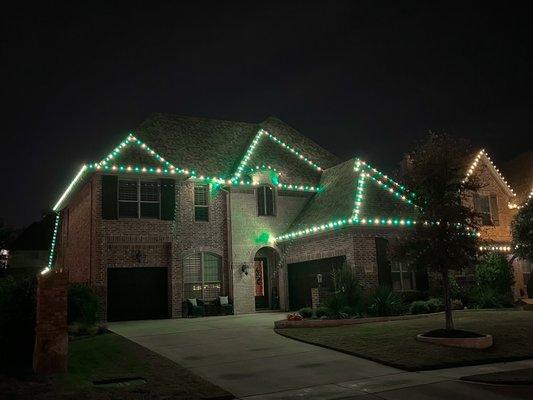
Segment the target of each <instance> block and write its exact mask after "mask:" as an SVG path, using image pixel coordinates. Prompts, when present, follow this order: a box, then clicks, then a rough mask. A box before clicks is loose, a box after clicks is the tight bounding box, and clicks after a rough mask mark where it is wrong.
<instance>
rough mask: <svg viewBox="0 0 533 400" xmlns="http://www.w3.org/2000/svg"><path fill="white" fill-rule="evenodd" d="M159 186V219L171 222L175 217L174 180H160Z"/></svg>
mask: <svg viewBox="0 0 533 400" xmlns="http://www.w3.org/2000/svg"><path fill="white" fill-rule="evenodd" d="M159 183H160V185H161V219H163V220H166V221H172V220H174V217H175V210H176V194H175V191H174V185H175V181H174V179H160V180H159Z"/></svg>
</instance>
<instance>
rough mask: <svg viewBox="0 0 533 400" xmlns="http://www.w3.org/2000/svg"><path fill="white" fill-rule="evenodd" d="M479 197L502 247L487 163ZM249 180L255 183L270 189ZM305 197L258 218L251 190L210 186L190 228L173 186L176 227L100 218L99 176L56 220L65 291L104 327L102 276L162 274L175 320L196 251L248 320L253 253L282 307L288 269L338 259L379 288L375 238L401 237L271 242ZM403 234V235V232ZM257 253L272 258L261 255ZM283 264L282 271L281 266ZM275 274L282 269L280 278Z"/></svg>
mask: <svg viewBox="0 0 533 400" xmlns="http://www.w3.org/2000/svg"><path fill="white" fill-rule="evenodd" d="M478 168H479V174H480V177H481V180H482V181H483V182H484V185H483V188H482V189H481V190H480V193H482V194H489V195H496V197H497V202H498V212H499V214H498V215H499V218H498V219H499V224H498V225H496V226H484V227H482V229H481V234H482V236H481V239H482V240H486V241H492V242H499V243H508V242H509V241H510V231H509V226H510V222H511V219H512V217H513V215H514V210H511V209H510V208H509V207H508V203H509V201H510V200H511V199H510V197H509V195H508V193H507V192H506V191H505V190H504V188H503V187H502V185H501V184H500V183H499V182H498V181H497V179H496V178H495V176H494V174H493V173H492V171H491V170H490V169H489V168H490V167H489V166H488V165H487V164H486V163H480V165H479V166H478ZM269 179H270V178H269V176H268V175H265V174H264V173H256V174H255V175H254V176H253V180H254V182H256V183H257V184H263V183H264V184H267V183H269V182H270V180H269ZM311 196H312V194H309V193H304V192H289V191H281V190H277V189H275V204H276V206H275V212H274V215H273V216H258V212H257V198H256V188H254V187H243V188H240V187H231V188H228V189H223V188H217V187H213V186H211V188H210V192H209V221H208V222H198V221H195V219H194V183H193V182H192V181H190V180H183V178H177V179H176V185H175V199H176V208H175V209H176V215H175V220H174V221H166V220H159V219H141V220H139V219H115V220H107V219H103V218H102V175H101V174H100V173H94V174H92V175H89V178H88V179H87V180H86V181H85V182H84V183H83V184H81V185H80V187H79V189H78V190H77V191H76V192H75V193H74V194H73V195H72V197H71V198H70V200H69V204H68V205H67V206H66V207H65V208H63V209H62V211H61V228H60V232H59V245H58V249H57V261H56V264H57V265H58V266H59V267H64V268H65V269H66V270H67V271H68V278H69V282H71V283H86V284H89V285H91V287H93V288H94V290H95V291H96V293H97V294H98V297H99V299H100V312H99V315H100V317H101V318H102V319H104V320H105V319H106V309H107V303H106V302H107V269H108V268H128V267H142V268H150V267H166V268H167V269H168V285H169V290H168V292H169V301H168V313H169V315H170V316H171V317H179V316H180V315H181V310H182V307H181V303H182V301H183V297H184V294H183V260H184V259H185V258H186V257H188V256H190V255H192V254H194V253H197V252H209V253H212V254H216V255H217V256H219V257H220V258H221V260H222V276H221V289H220V292H221V294H222V295H228V296H229V297H230V298H231V299H232V300H233V302H234V309H235V312H236V313H249V312H254V311H255V293H254V282H255V275H254V268H253V264H254V258H255V257H256V255H257V254H258V252H260V251H261V252H264V253H265V254H268V257H270V260H269V268H270V269H271V270H270V274H271V276H272V279H275V281H274V282H272V285H275V286H276V287H277V289H278V290H279V307H280V308H281V309H282V310H286V309H287V308H288V295H289V294H288V276H287V264H290V263H296V262H302V261H310V260H318V259H323V258H329V257H336V256H344V257H345V258H346V262H347V263H348V264H349V265H350V266H352V267H353V268H355V271H356V273H357V276H358V277H359V279H360V282H361V283H362V285H363V287H364V289H365V290H371V289H373V288H376V287H377V286H378V285H379V282H378V275H379V274H378V265H377V255H376V241H375V239H376V237H385V238H391V237H397V236H399V235H401V234H402V228H400V229H398V228H394V229H393V228H385V227H383V228H375V227H369V226H368V227H350V228H344V229H342V230H338V231H332V232H327V233H321V234H317V235H311V236H308V237H305V238H300V239H295V240H291V241H287V242H282V243H280V244H278V245H276V244H274V241H273V240H272V239H273V238H274V237H276V236H278V235H281V234H283V233H286V232H287V231H288V230H289V228H290V227H291V224H292V223H293V221H294V220H295V218H296V217H297V216H298V215H299V214H300V212H301V211H302V209H303V208H304V207H305V206H306V204H307V203H308V202H309V199H310V198H311ZM403 229H407V228H403ZM263 248H267V249H269V250H268V251H266V250H261V249H263ZM279 261H281V262H279ZM278 267H279V269H278Z"/></svg>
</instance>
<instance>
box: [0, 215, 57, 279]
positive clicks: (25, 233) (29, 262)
mask: <svg viewBox="0 0 533 400" xmlns="http://www.w3.org/2000/svg"><path fill="white" fill-rule="evenodd" d="M54 220H55V215H54V213H49V214H46V215H44V216H43V217H42V219H41V220H40V221H36V222H33V223H32V224H30V225H29V226H28V227H27V228H25V229H24V230H22V232H20V234H19V235H18V236H17V237H16V238H15V239H14V240H13V242H12V243H11V244H10V245H9V246H8V248H9V260H8V263H7V267H8V268H10V269H11V268H39V269H42V268H43V267H44V266H46V265H48V255H49V253H50V236H51V234H52V232H53V227H54Z"/></svg>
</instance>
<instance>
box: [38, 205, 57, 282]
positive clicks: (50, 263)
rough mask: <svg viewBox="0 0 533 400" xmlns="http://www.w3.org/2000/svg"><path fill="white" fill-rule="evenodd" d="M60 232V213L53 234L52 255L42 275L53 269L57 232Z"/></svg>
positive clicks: (49, 256)
mask: <svg viewBox="0 0 533 400" xmlns="http://www.w3.org/2000/svg"><path fill="white" fill-rule="evenodd" d="M58 230H59V213H56V219H55V222H54V232H53V233H52V243H51V244H50V254H49V255H48V265H47V267H46V268H45V269H43V270H42V271H41V274H42V275H44V274H46V273H47V272H49V271H50V270H51V269H52V264H53V263H54V254H55V249H56V243H57V232H58Z"/></svg>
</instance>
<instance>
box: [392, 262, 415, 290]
mask: <svg viewBox="0 0 533 400" xmlns="http://www.w3.org/2000/svg"><path fill="white" fill-rule="evenodd" d="M391 277H392V289H393V290H396V291H400V292H403V291H407V290H416V283H415V282H416V281H415V271H413V270H411V268H409V267H408V266H407V265H406V264H404V263H393V264H392V265H391Z"/></svg>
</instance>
